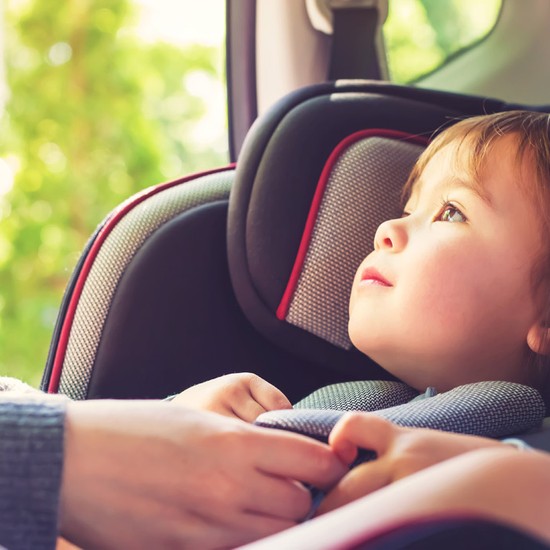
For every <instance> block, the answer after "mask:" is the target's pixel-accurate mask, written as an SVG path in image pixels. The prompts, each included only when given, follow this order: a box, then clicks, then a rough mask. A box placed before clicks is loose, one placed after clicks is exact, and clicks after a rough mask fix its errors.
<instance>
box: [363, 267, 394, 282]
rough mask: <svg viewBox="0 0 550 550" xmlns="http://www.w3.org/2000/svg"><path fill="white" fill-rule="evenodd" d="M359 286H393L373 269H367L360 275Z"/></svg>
mask: <svg viewBox="0 0 550 550" xmlns="http://www.w3.org/2000/svg"><path fill="white" fill-rule="evenodd" d="M360 284H361V285H378V286H387V287H389V286H393V285H392V284H391V283H390V282H389V281H388V280H387V279H386V278H385V277H384V276H383V275H381V274H380V272H379V271H378V270H377V269H376V268H374V267H367V268H366V269H365V270H364V271H363V273H362V274H361V281H360Z"/></svg>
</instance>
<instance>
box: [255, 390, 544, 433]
mask: <svg viewBox="0 0 550 550" xmlns="http://www.w3.org/2000/svg"><path fill="white" fill-rule="evenodd" d="M345 385H346V384H341V386H342V387H341V388H339V391H338V392H337V394H335V395H331V393H332V392H330V391H328V392H327V394H326V395H325V397H326V399H327V401H326V402H325V404H324V406H325V407H326V409H327V410H319V409H291V410H280V411H270V412H267V413H263V414H261V415H260V416H259V417H258V418H257V419H256V422H255V423H256V424H258V425H260V426H264V427H269V428H279V429H283V430H289V431H293V432H297V433H301V434H304V435H309V436H311V437H314V438H316V439H321V440H326V439H327V438H328V435H329V434H330V431H331V430H332V428H333V427H334V425H335V424H336V422H338V420H339V419H340V418H341V417H342V416H343V415H344V414H345V412H344V411H346V410H352V409H351V408H348V407H347V406H346V405H345V404H343V403H342V397H343V396H345V394H346V391H345ZM333 399H336V400H337V402H338V405H339V406H341V407H342V408H341V410H340V411H337V410H334V407H333V406H332V405H334V404H335V403H334V402H333V401H332V400H333ZM350 399H353V391H352V392H350ZM342 405H343V406H342ZM368 410H372V409H370V408H369V409H368ZM374 414H376V415H378V416H381V417H383V418H386V419H387V420H391V421H392V422H394V423H396V424H399V425H401V426H411V427H417V428H434V429H438V430H443V431H448V432H456V433H465V434H471V435H480V436H485V437H504V436H507V435H512V434H518V433H522V432H525V431H527V430H529V429H531V428H535V427H539V426H540V425H541V424H542V421H543V419H544V414H545V405H544V401H543V400H542V397H541V396H540V394H539V392H538V391H537V390H535V389H533V388H530V387H528V386H524V385H522V384H515V383H512V382H498V381H495V382H476V383H472V384H465V385H464V386H459V387H457V388H454V389H452V390H449V391H447V392H444V393H440V394H438V395H435V396H434V397H429V398H426V399H421V400H414V401H409V402H407V403H403V404H401V405H396V406H394V407H390V408H387V409H382V410H379V411H375V412H374Z"/></svg>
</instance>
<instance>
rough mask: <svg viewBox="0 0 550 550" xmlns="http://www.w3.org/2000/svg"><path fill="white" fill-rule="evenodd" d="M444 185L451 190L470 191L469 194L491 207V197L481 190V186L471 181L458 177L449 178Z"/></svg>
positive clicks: (484, 190)
mask: <svg viewBox="0 0 550 550" xmlns="http://www.w3.org/2000/svg"><path fill="white" fill-rule="evenodd" d="M446 184H447V185H448V186H449V187H450V188H453V189H456V188H459V189H460V188H463V189H466V190H467V191H470V192H471V193H473V194H474V195H476V196H477V197H479V198H480V199H481V200H482V201H483V202H485V203H486V204H487V205H488V206H491V205H492V200H491V195H490V194H489V193H488V192H487V190H486V189H484V188H483V186H482V185H480V184H479V182H476V181H473V180H471V179H467V180H466V179H462V178H458V177H453V178H450V179H449V180H448V181H447V182H446Z"/></svg>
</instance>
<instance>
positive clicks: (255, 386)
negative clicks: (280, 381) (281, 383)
mask: <svg viewBox="0 0 550 550" xmlns="http://www.w3.org/2000/svg"><path fill="white" fill-rule="evenodd" d="M249 390H250V395H251V396H252V398H253V399H254V400H255V401H256V402H257V403H259V404H260V405H261V406H262V407H263V409H264V411H262V412H265V411H276V410H279V409H291V408H292V404H291V403H290V401H289V400H288V399H287V397H286V395H285V394H284V393H283V392H282V391H281V390H279V389H278V388H276V387H275V386H274V385H273V384H270V383H269V382H267V381H266V380H264V379H263V378H260V377H259V376H256V375H253V376H252V377H251V379H250V384H249Z"/></svg>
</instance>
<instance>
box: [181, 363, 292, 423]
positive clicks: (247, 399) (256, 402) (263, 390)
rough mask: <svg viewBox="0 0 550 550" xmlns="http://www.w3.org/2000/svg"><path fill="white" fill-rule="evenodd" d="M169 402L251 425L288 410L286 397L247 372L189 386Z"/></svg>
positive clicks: (288, 403) (267, 383)
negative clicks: (269, 414) (266, 415)
mask: <svg viewBox="0 0 550 550" xmlns="http://www.w3.org/2000/svg"><path fill="white" fill-rule="evenodd" d="M172 402H176V403H179V404H181V405H185V406H186V407H190V408H192V409H199V410H205V411H212V412H216V413H219V414H223V415H225V416H232V417H236V418H240V419H241V420H245V421H246V422H254V420H256V418H257V417H258V416H259V415H260V414H262V413H264V412H266V411H272V410H277V409H291V408H292V405H291V404H290V401H289V400H288V399H287V398H286V397H285V395H284V394H283V393H282V392H281V391H280V390H278V389H277V388H276V387H275V386H273V385H271V384H270V383H269V382H266V381H265V380H264V379H263V378H260V377H259V376H256V375H255V374H251V373H249V372H243V373H235V374H227V375H225V376H220V377H219V378H214V379H213V380H208V381H207V382H203V383H202V384H197V385H196V386H192V387H191V388H188V389H186V390H184V391H182V392H181V393H180V394H179V395H177V396H176V397H175V398H174V399H173V400H172Z"/></svg>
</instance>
